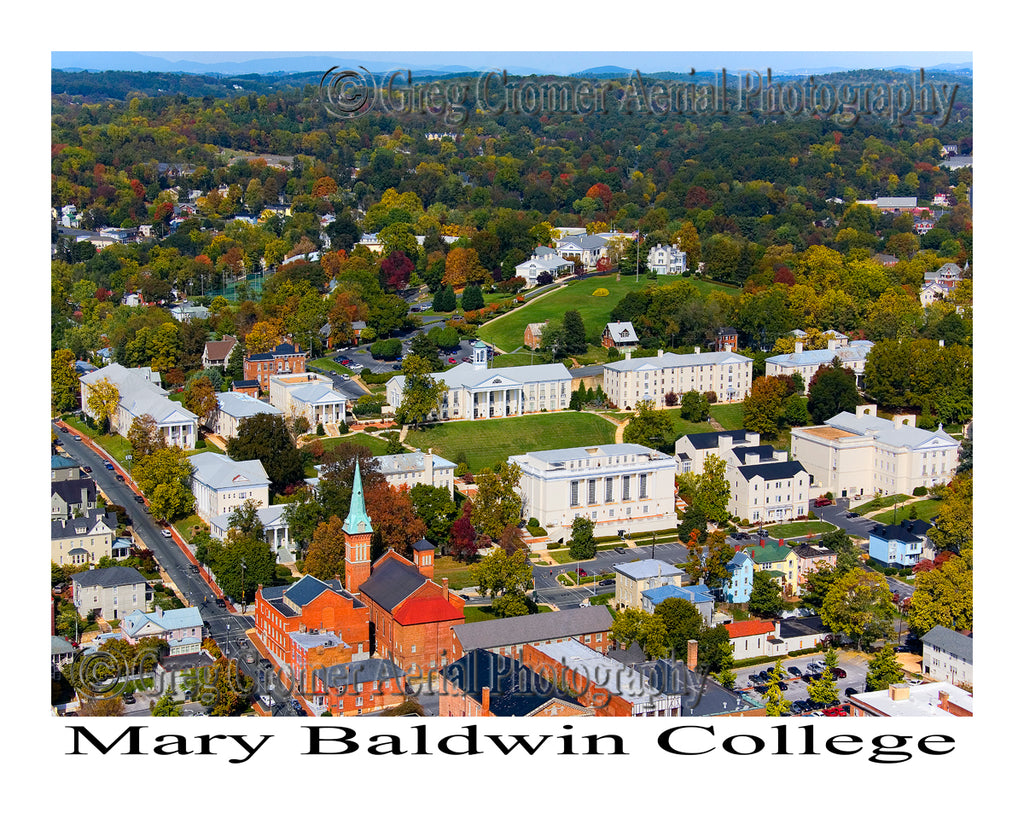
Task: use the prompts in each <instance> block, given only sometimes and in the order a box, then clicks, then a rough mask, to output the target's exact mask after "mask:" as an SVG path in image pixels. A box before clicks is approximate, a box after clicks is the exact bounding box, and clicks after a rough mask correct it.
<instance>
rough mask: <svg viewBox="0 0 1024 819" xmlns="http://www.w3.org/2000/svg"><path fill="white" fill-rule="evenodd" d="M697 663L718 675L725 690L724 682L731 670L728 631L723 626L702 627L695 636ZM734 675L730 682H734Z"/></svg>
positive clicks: (730, 645) (731, 660)
mask: <svg viewBox="0 0 1024 819" xmlns="http://www.w3.org/2000/svg"><path fill="white" fill-rule="evenodd" d="M697 661H698V662H699V664H700V665H702V666H703V667H704V668H707V669H709V670H710V671H712V672H713V673H715V674H718V679H719V681H721V682H722V685H725V686H726V688H729V687H731V684H730V685H726V683H725V680H726V679H729V677H728V676H726V677H723V676H722V675H723V674H724V675H728V674H731V669H732V663H733V658H732V643H731V642H729V631H728V629H726V627H725V626H714V627H709V626H704V627H703V628H701V630H700V633H699V634H698V635H697ZM735 680H736V675H735V674H732V681H733V682H735Z"/></svg>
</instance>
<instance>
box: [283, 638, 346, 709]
mask: <svg viewBox="0 0 1024 819" xmlns="http://www.w3.org/2000/svg"><path fill="white" fill-rule="evenodd" d="M285 643H286V649H285V655H286V656H287V657H288V658H289V659H288V661H287V662H286V663H285V664H284V666H283V669H284V672H285V674H287V675H288V678H289V679H290V680H291V681H292V682H294V683H295V684H296V686H297V687H298V689H299V691H301V692H303V693H307V692H309V691H310V690H311V686H315V679H316V672H317V670H319V669H323V668H331V667H333V666H338V665H344V664H346V663H350V662H352V661H353V660H352V654H353V651H352V646H350V645H349V644H348V643H346V642H345V641H344V640H342V639H341V636H340V635H339V634H338V633H337V632H334V631H328V630H326V629H312V630H307V631H289V632H288V633H287V634H286V635H285ZM360 656H361V657H362V658H363V659H365V653H364V654H361V655H360Z"/></svg>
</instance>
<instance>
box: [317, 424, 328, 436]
mask: <svg viewBox="0 0 1024 819" xmlns="http://www.w3.org/2000/svg"><path fill="white" fill-rule="evenodd" d="M316 434H317V435H326V434H327V433H325V432H324V424H323V421H317V422H316Z"/></svg>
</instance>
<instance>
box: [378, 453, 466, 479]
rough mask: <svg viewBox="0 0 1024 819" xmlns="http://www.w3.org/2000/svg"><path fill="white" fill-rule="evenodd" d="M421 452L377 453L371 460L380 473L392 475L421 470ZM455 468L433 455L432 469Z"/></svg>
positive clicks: (444, 459) (445, 460)
mask: <svg viewBox="0 0 1024 819" xmlns="http://www.w3.org/2000/svg"><path fill="white" fill-rule="evenodd" d="M423 459H424V453H423V452H402V453H399V454H398V455H378V456H377V457H375V458H374V459H373V460H374V461H375V462H376V464H377V467H378V468H379V469H380V472H381V474H382V475H394V474H398V473H402V472H422V471H423ZM448 468H452V469H454V468H455V464H453V463H452V462H451V461H449V460H447V459H446V458H442V457H441V456H440V455H434V469H448Z"/></svg>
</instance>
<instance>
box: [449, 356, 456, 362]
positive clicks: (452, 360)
mask: <svg viewBox="0 0 1024 819" xmlns="http://www.w3.org/2000/svg"><path fill="white" fill-rule="evenodd" d="M448 363H449V364H454V363H455V356H452V355H450V356H448Z"/></svg>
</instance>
